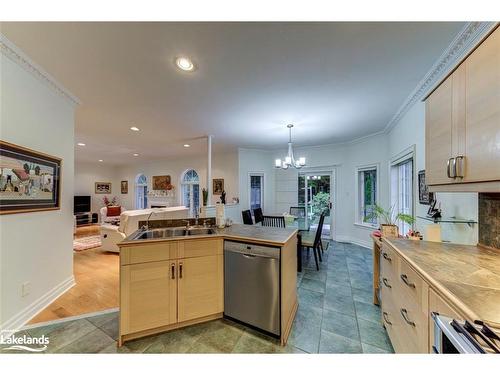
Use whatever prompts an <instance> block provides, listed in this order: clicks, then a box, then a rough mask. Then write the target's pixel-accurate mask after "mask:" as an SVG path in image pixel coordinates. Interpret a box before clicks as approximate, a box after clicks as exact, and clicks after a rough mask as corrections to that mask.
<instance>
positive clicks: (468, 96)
mask: <svg viewBox="0 0 500 375" xmlns="http://www.w3.org/2000/svg"><path fill="white" fill-rule="evenodd" d="M425 110H426V127H425V130H426V136H425V141H426V180H427V183H428V185H429V186H430V189H431V190H432V191H500V29H496V30H495V31H494V32H493V33H492V34H491V35H490V36H489V37H488V38H487V39H486V40H484V41H483V43H482V44H481V45H480V46H479V47H477V49H476V50H475V51H474V52H473V53H472V54H471V55H469V56H468V57H467V59H466V60H465V61H463V62H462V63H461V64H460V65H459V66H458V67H457V69H455V71H454V72H453V73H452V74H451V75H450V76H449V77H448V78H446V79H445V80H444V81H443V82H442V83H441V84H440V85H439V86H438V87H437V88H436V89H435V90H434V91H433V92H432V94H431V95H430V96H429V97H428V98H427V99H426V102H425Z"/></svg>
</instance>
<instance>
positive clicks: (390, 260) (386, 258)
mask: <svg viewBox="0 0 500 375" xmlns="http://www.w3.org/2000/svg"><path fill="white" fill-rule="evenodd" d="M382 256H383V257H384V259H385V260H387V261H389V262H392V259H391V257H390V256H389V255H387V253H382Z"/></svg>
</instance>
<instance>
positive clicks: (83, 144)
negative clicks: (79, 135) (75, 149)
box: [77, 142, 85, 146]
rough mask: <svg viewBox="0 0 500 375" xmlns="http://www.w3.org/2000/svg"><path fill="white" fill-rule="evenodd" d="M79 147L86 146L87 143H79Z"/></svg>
mask: <svg viewBox="0 0 500 375" xmlns="http://www.w3.org/2000/svg"><path fill="white" fill-rule="evenodd" d="M77 145H78V146H85V143H82V142H78V143H77Z"/></svg>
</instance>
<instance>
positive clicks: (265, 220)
mask: <svg viewBox="0 0 500 375" xmlns="http://www.w3.org/2000/svg"><path fill="white" fill-rule="evenodd" d="M262 226H263V227H277V228H285V227H286V225H285V217H284V216H262Z"/></svg>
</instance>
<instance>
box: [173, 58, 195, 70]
mask: <svg viewBox="0 0 500 375" xmlns="http://www.w3.org/2000/svg"><path fill="white" fill-rule="evenodd" d="M175 65H176V66H177V67H178V68H179V69H181V70H184V71H185V72H192V71H193V70H194V68H195V66H194V63H193V62H192V61H191V59H189V58H187V57H177V58H176V59H175Z"/></svg>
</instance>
